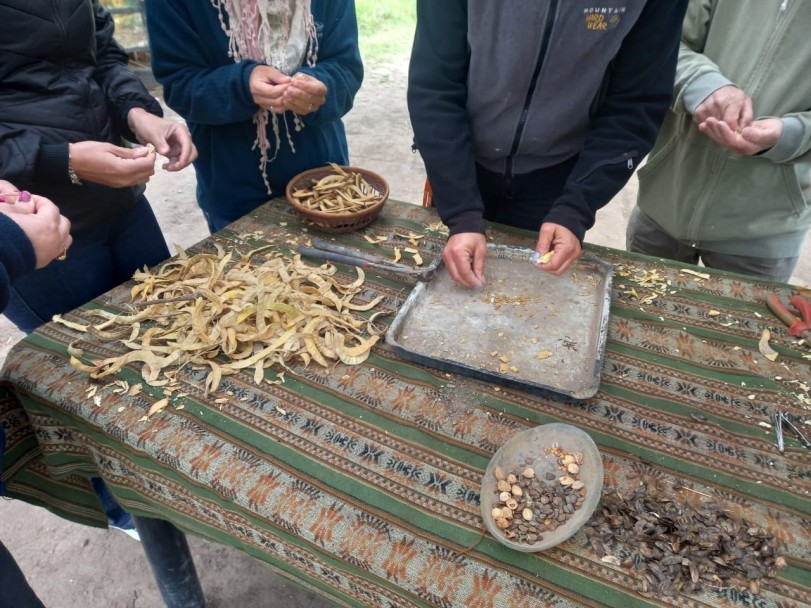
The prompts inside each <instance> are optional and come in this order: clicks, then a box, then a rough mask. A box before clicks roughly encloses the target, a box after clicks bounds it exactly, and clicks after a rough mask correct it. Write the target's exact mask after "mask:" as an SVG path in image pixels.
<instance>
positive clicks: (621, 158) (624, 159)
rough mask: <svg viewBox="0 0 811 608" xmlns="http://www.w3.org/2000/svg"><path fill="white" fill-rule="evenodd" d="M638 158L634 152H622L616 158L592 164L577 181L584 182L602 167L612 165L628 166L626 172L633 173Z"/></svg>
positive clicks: (637, 154) (637, 153)
mask: <svg viewBox="0 0 811 608" xmlns="http://www.w3.org/2000/svg"><path fill="white" fill-rule="evenodd" d="M638 157H639V152H637V151H636V150H631V151H630V152H624V153H623V154H620V155H618V156H615V157H613V158H609V159H607V160H603V161H600V162H599V163H594V164H593V165H592V166H591V167H589V170H588V171H587V172H586V173H585V174H584V175H582V176H581V177H580V178H579V179H578V180H577V181H578V182H584V181H586V180H587V179H588V178H590V177H591V176H592V175H594V174H595V173H596V172H597V171H599V170H600V169H602V168H603V167H609V166H613V165H621V164H623V163H625V164H627V165H628V170H629V171H633V170H634V169H635V168H636V159H637V158H638Z"/></svg>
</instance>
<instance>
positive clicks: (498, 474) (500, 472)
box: [493, 466, 507, 481]
mask: <svg viewBox="0 0 811 608" xmlns="http://www.w3.org/2000/svg"><path fill="white" fill-rule="evenodd" d="M493 475H495V476H496V481H501V480H502V479H507V474H506V473H504V469H502V468H501V467H500V466H496V468H495V469H493Z"/></svg>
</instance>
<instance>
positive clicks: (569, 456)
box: [563, 454, 574, 467]
mask: <svg viewBox="0 0 811 608" xmlns="http://www.w3.org/2000/svg"><path fill="white" fill-rule="evenodd" d="M573 462H574V455H573V454H566V455H565V456H564V457H563V464H564V465H565V466H567V467H568V466H569V465H570V464H572V463H573Z"/></svg>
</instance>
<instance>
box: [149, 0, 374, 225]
mask: <svg viewBox="0 0 811 608" xmlns="http://www.w3.org/2000/svg"><path fill="white" fill-rule="evenodd" d="M260 7H262V8H260ZM146 9H147V11H146V14H147V24H148V31H149V40H150V48H151V60H152V71H153V73H154V74H155V77H156V78H157V80H158V81H159V82H160V83H161V84H162V85H163V92H164V98H165V100H166V103H167V104H168V105H169V107H171V108H172V109H174V110H175V111H176V112H177V113H178V114H180V115H181V116H183V118H185V120H186V122H187V124H188V125H189V128H190V129H191V133H192V137H193V139H194V141H195V143H196V144H197V147H198V149H199V151H200V156H199V158H198V159H197V161H196V162H195V163H194V166H195V171H196V175H197V202H198V204H199V206H200V208H201V209H202V211H203V214H204V215H205V218H206V220H207V222H208V226H209V229H210V230H211V232H215V231H216V230H219V229H221V228H223V227H224V226H226V225H228V224H230V223H231V222H232V221H234V220H236V219H237V218H239V217H241V216H243V215H245V214H246V213H248V212H250V211H252V210H253V209H255V208H256V207H258V206H259V205H261V204H263V203H265V202H266V201H267V200H268V199H269V198H271V197H275V196H283V195H284V192H285V187H286V186H287V182H288V181H289V180H290V179H291V178H293V177H294V176H295V175H297V174H298V173H300V172H302V171H305V170H307V169H312V168H314V167H321V166H323V165H325V164H326V163H327V162H335V163H338V164H344V165H345V164H347V163H348V162H349V160H348V147H347V141H346V134H345V131H344V126H343V122H342V120H341V118H342V117H343V116H344V115H345V114H346V113H347V112H348V111H349V110H350V109H351V107H352V103H353V100H354V97H355V94H356V93H357V91H358V89H359V88H360V85H361V81H362V80H363V65H362V63H361V59H360V53H359V50H358V29H357V19H356V15H355V5H354V2H353V1H352V0H329V1H327V0H312V2H311V0H266V1H265V2H256V1H255V0H146Z"/></svg>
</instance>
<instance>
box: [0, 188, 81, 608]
mask: <svg viewBox="0 0 811 608" xmlns="http://www.w3.org/2000/svg"><path fill="white" fill-rule="evenodd" d="M72 240H73V239H72V237H71V236H70V221H69V220H68V219H67V218H66V217H65V216H64V215H61V214H60V213H59V209H58V208H57V207H56V205H54V204H53V203H52V202H51V201H49V200H48V199H46V198H43V197H41V196H32V195H31V194H30V193H29V192H27V191H23V192H20V191H19V190H17V188H15V187H14V186H13V185H12V184H10V183H9V182H7V181H5V180H0V313H2V311H3V310H4V309H5V308H6V305H7V304H8V299H9V293H10V291H11V284H12V283H13V282H14V281H15V280H16V279H18V278H19V277H21V276H23V275H25V274H26V273H28V272H31V271H33V270H34V268H35V267H36V268H43V267H45V266H47V265H48V264H49V263H50V262H51V261H52V260H55V259H57V258H58V256H60V255H62V253H63V252H64V251H65V250H67V248H68V247H70V245H71V242H72ZM5 444H6V435H5V429H4V427H3V425H2V424H0V464H1V463H2V457H3V452H4V451H5ZM0 473H2V467H0ZM0 477H1V476H0ZM4 494H5V488H4V487H3V484H2V482H0V496H3V495H4ZM0 608H42V602H41V601H40V600H39V598H38V597H37V596H36V594H35V593H34V591H33V589H31V587H30V585H29V584H28V581H27V580H26V579H25V576H24V575H23V573H22V570H20V567H19V566H18V565H17V562H16V561H15V560H14V557H13V556H12V555H11V553H10V552H9V550H8V549H7V548H6V547H5V545H3V543H2V541H0Z"/></svg>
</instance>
